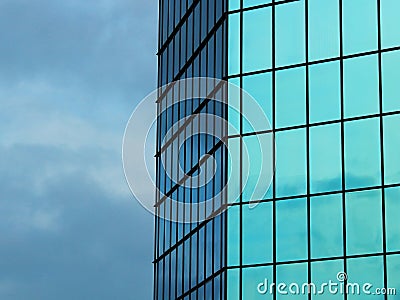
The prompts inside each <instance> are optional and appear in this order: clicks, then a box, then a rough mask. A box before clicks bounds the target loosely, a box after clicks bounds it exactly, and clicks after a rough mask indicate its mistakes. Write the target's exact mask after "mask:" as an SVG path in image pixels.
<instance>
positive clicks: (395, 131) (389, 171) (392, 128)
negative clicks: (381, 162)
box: [383, 115, 400, 184]
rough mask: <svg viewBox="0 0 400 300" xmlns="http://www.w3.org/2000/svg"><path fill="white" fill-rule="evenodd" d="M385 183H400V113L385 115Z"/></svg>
mask: <svg viewBox="0 0 400 300" xmlns="http://www.w3.org/2000/svg"><path fill="white" fill-rule="evenodd" d="M383 127H384V146H383V147H384V158H385V184H396V183H400V155H399V149H400V134H399V130H400V115H393V116H387V117H384V123H383Z"/></svg>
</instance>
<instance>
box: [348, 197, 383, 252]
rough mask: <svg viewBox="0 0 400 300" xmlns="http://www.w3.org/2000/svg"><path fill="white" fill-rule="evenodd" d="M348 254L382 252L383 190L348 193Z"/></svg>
mask: <svg viewBox="0 0 400 300" xmlns="http://www.w3.org/2000/svg"><path fill="white" fill-rule="evenodd" d="M346 232H347V243H346V244H347V254H349V255H356V254H368V253H380V252H382V233H383V229H382V192H381V190H371V191H362V192H354V193H346Z"/></svg>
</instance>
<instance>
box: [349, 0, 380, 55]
mask: <svg viewBox="0 0 400 300" xmlns="http://www.w3.org/2000/svg"><path fill="white" fill-rule="evenodd" d="M376 3H377V2H376V1H365V0H343V51H344V54H353V53H358V52H366V51H369V50H375V49H377V41H378V38H377V37H378V34H377V32H378V25H377V15H378V14H377V10H376Z"/></svg>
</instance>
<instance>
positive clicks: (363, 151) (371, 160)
mask: <svg viewBox="0 0 400 300" xmlns="http://www.w3.org/2000/svg"><path fill="white" fill-rule="evenodd" d="M379 127H380V126H379V119H378V118H373V119H366V120H360V121H352V122H347V123H345V159H346V160H345V169H346V188H347V189H352V188H361V187H366V186H376V185H379V184H380V183H381V180H380V178H381V168H380V145H379V144H380V143H379V140H380V137H379V135H380V134H379Z"/></svg>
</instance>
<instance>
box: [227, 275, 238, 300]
mask: <svg viewBox="0 0 400 300" xmlns="http://www.w3.org/2000/svg"><path fill="white" fill-rule="evenodd" d="M227 273H228V275H227V291H226V292H227V299H229V300H239V299H240V298H239V286H240V285H239V281H240V276H239V270H238V269H233V270H228V271H227Z"/></svg>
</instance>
